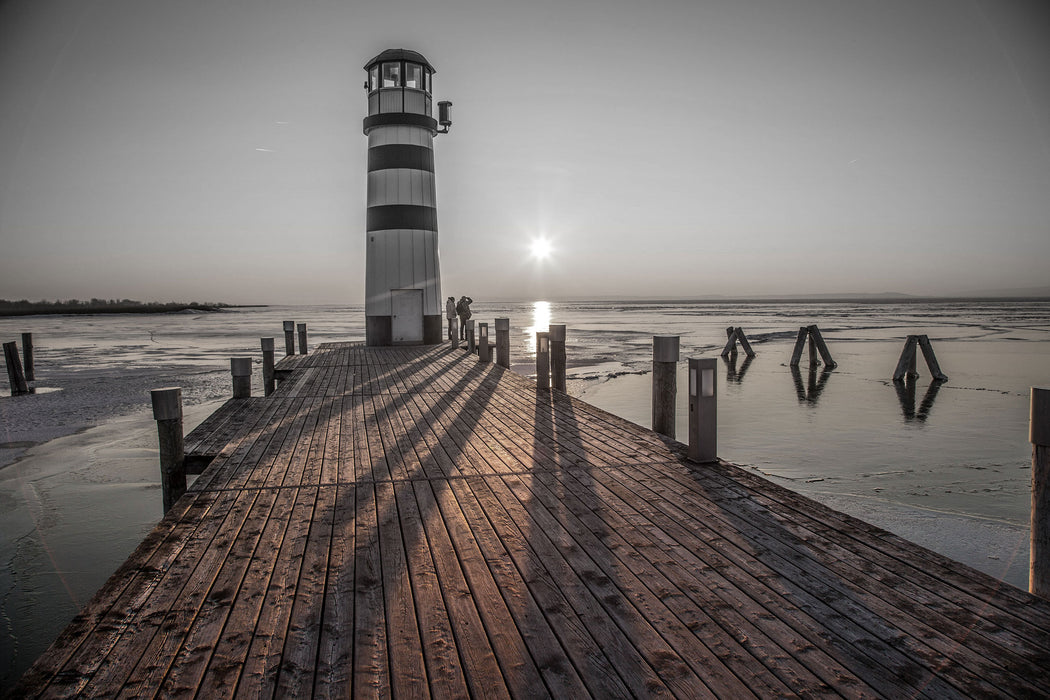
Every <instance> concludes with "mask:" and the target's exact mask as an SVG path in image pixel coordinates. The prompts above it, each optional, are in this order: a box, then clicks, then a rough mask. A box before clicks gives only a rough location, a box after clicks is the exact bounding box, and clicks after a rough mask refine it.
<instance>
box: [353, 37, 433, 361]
mask: <svg viewBox="0 0 1050 700" xmlns="http://www.w3.org/2000/svg"><path fill="white" fill-rule="evenodd" d="M365 71H366V72H367V75H368V79H367V80H366V82H365V89H366V90H367V91H368V116H367V117H365V120H364V132H365V136H367V137H368V209H367V215H366V224H365V230H366V234H365V235H366V236H367V238H366V243H365V251H366V252H365V339H366V342H367V344H368V345H408V344H419V343H425V344H433V343H440V342H441V341H442V325H441V324H442V321H443V312H444V302H443V300H442V298H441V270H440V265H439V263H438V226H437V202H436V201H435V189H434V137H435V136H437V135H438V134H444V133H448V128H449V126H450V125H451V124H452V121H451V119H450V111H451V106H452V103H451V102H440V103H438V117H439V119H434V117H433V115H432V97H431V93H432V88H433V75H434V72H435V71H434V67H433V66H432V65H430V62H429V61H427V59H426V58H424V57H423V55H422V54H419V53H417V52H415V51H409V50H408V49H388V50H386V51H384V52H383V53H381V54H379V55H378V56H376V57H375V58H373V59H372V60H371V61H369V62H368V63H366V64H365ZM439 121H440V127H441V128H440V129H439V128H438V126H439Z"/></svg>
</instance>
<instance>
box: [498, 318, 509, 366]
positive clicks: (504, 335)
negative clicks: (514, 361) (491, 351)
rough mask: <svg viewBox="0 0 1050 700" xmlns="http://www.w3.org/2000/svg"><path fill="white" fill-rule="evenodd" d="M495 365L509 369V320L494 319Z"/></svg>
mask: <svg viewBox="0 0 1050 700" xmlns="http://www.w3.org/2000/svg"><path fill="white" fill-rule="evenodd" d="M496 364H497V365H499V366H500V367H506V368H507V369H510V319H509V318H497V319H496Z"/></svg>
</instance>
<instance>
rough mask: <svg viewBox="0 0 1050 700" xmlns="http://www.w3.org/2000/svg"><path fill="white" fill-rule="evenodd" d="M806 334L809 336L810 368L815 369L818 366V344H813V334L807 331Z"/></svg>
mask: <svg viewBox="0 0 1050 700" xmlns="http://www.w3.org/2000/svg"><path fill="white" fill-rule="evenodd" d="M806 334H807V335H808V336H809V367H810V369H813V368H814V367H816V366H817V364H818V363H817V344H816V343H814V342H813V334H812V333H811V332H810V331H809V329H808V328H807V329H806Z"/></svg>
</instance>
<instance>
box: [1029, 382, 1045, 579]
mask: <svg viewBox="0 0 1050 700" xmlns="http://www.w3.org/2000/svg"><path fill="white" fill-rule="evenodd" d="M1029 416H1030V417H1029V424H1028V441H1029V442H1031V443H1032V532H1031V548H1030V550H1029V556H1028V564H1029V568H1028V590H1029V592H1031V593H1032V594H1034V595H1037V596H1042V597H1043V598H1050V389H1037V388H1035V387H1032V403H1031V409H1030V411H1029Z"/></svg>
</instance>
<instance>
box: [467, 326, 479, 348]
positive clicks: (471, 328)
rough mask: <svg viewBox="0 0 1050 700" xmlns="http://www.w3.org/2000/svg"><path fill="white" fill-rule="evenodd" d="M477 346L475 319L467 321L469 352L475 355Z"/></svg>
mask: <svg viewBox="0 0 1050 700" xmlns="http://www.w3.org/2000/svg"><path fill="white" fill-rule="evenodd" d="M476 349H477V345H476V344H475V343H474V319H467V352H469V353H471V354H474V352H475V350H476Z"/></svg>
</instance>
